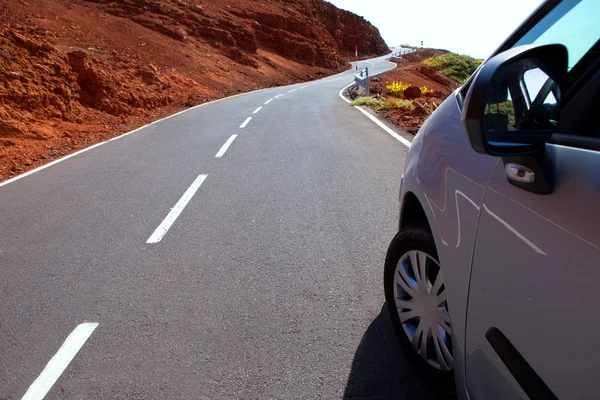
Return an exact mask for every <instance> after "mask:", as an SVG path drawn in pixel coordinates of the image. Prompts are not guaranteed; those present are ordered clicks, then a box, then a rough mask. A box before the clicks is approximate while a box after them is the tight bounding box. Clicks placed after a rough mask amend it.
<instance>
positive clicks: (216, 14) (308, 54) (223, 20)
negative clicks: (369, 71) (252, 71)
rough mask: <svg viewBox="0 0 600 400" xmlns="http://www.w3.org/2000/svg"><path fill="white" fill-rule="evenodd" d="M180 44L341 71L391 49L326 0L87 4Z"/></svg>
mask: <svg viewBox="0 0 600 400" xmlns="http://www.w3.org/2000/svg"><path fill="white" fill-rule="evenodd" d="M87 1H89V2H94V3H99V4H102V5H104V9H105V10H106V12H107V13H110V14H113V15H116V16H119V17H122V18H128V19H130V20H132V21H134V22H136V23H138V24H140V25H142V26H144V27H146V28H148V29H151V30H154V31H157V32H160V33H161V34H164V35H166V36H169V37H171V38H173V39H176V40H178V41H181V42H186V41H190V40H200V41H203V42H205V43H207V44H208V45H210V46H212V47H213V48H215V49H218V50H219V51H220V52H222V53H223V54H224V55H226V56H227V57H229V58H231V59H232V60H233V61H235V62H238V63H241V64H244V65H249V66H253V67H256V68H257V67H258V65H259V64H258V63H257V62H256V60H255V59H254V58H255V57H256V55H257V51H258V50H259V49H262V50H266V51H269V52H273V53H275V54H278V55H281V56H283V57H286V58H289V59H292V60H294V61H298V62H300V63H303V64H306V65H310V66H318V67H323V68H334V69H337V68H340V67H341V65H342V64H343V63H344V61H343V58H342V56H346V55H347V54H348V52H354V46H355V45H357V46H358V49H359V52H360V54H361V55H365V56H366V55H383V54H385V53H386V52H388V47H387V46H386V44H385V42H384V41H383V39H382V38H381V36H380V34H379V31H378V30H377V28H375V27H374V26H372V25H371V24H370V23H369V22H368V21H366V20H365V19H364V18H362V17H359V16H357V15H355V14H352V13H350V12H348V11H344V10H340V9H338V8H337V7H335V6H333V5H332V4H330V3H327V2H325V1H323V0H299V1H297V2H289V1H286V0H280V1H274V2H268V3H262V2H254V1H243V0H238V1H222V0H214V1H210V2H203V3H202V4H198V3H197V2H188V1H184V0H172V1H167V0H120V1H111V0H87Z"/></svg>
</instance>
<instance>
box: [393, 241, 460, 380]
mask: <svg viewBox="0 0 600 400" xmlns="http://www.w3.org/2000/svg"><path fill="white" fill-rule="evenodd" d="M394 299H395V302H396V309H397V310H398V317H400V323H401V324H402V328H403V329H404V332H405V333H406V335H407V336H408V339H409V340H410V341H411V343H412V345H413V346H414V348H415V349H416V350H417V352H418V353H419V354H420V355H421V357H423V359H424V360H425V361H427V362H428V363H429V364H430V365H432V366H433V367H435V368H437V369H439V370H443V371H449V370H451V369H452V365H453V363H454V358H453V357H452V329H451V326H450V317H449V315H448V305H447V303H446V291H445V286H444V279H443V277H442V271H441V269H440V264H439V263H438V262H437V261H436V260H434V259H433V258H432V257H431V256H429V255H428V254H427V253H425V252H422V251H419V250H413V251H409V252H407V253H405V254H404V255H403V256H402V257H400V260H399V261H398V265H397V266H396V271H395V273H394Z"/></svg>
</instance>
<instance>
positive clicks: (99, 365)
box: [0, 59, 444, 399]
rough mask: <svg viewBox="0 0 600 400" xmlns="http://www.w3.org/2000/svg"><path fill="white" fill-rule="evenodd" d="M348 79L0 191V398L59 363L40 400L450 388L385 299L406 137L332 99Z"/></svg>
mask: <svg viewBox="0 0 600 400" xmlns="http://www.w3.org/2000/svg"><path fill="white" fill-rule="evenodd" d="M360 65H361V67H362V66H366V65H369V66H372V68H371V73H375V72H377V71H383V70H386V69H389V68H390V67H392V64H390V63H388V62H386V61H384V60H383V59H375V60H370V61H365V62H361V63H360ZM351 80H352V71H349V72H346V73H343V74H340V75H336V76H333V77H329V78H326V79H323V80H320V81H315V82H309V83H305V84H299V85H294V86H289V87H280V88H273V89H268V90H262V91H257V92H253V93H250V94H246V95H241V96H236V97H233V98H228V99H225V100H222V101H218V102H215V103H211V104H207V105H204V106H202V107H198V108H195V109H193V110H189V111H187V112H185V113H182V114H179V115H177V116H174V117H172V118H169V119H166V120H163V121H160V122H157V123H154V124H152V125H150V126H148V127H146V128H144V129H142V130H140V131H137V132H134V133H132V134H130V135H128V136H125V137H122V138H120V139H118V140H114V141H111V142H108V143H106V144H104V145H102V146H99V147H96V148H94V149H92V150H89V151H86V152H83V153H81V154H79V155H76V156H75V157H72V158H70V159H68V160H65V161H63V162H60V163H57V164H56V165H53V166H51V167H49V168H47V169H44V170H42V171H39V172H36V173H34V174H31V175H29V176H27V177H25V178H23V179H20V180H17V181H15V182H12V183H9V184H7V185H4V186H2V187H0V207H1V209H2V210H4V212H3V213H2V214H1V215H0V266H1V268H0V399H20V398H22V397H23V396H24V394H25V393H26V391H27V390H28V388H29V387H30V385H32V383H33V382H34V381H35V382H37V383H36V384H40V382H39V381H40V380H39V379H38V377H39V376H40V374H42V375H43V376H45V377H48V376H50V375H52V374H55V375H56V374H57V370H58V375H59V376H60V377H59V378H58V380H57V381H56V383H54V384H53V385H52V384H51V389H50V390H49V392H48V394H47V396H46V398H47V399H63V398H66V399H109V398H110V399H204V398H244V399H254V398H280V399H291V398H347V399H354V398H356V399H358V398H373V399H379V398H381V399H387V398H390V399H391V398H398V399H436V398H444V397H443V396H442V395H441V394H440V393H438V392H436V391H435V390H434V389H433V388H431V387H430V385H429V384H428V383H427V382H425V381H422V380H421V379H420V378H419V377H418V376H417V375H416V374H415V373H414V372H413V370H412V369H411V367H410V365H409V364H408V362H407V360H406V358H405V356H404V355H403V353H402V351H401V350H400V349H399V347H398V346H397V344H396V342H395V339H394V337H393V332H392V327H391V323H390V320H389V318H388V316H387V314H386V312H385V310H384V309H382V306H383V301H384V298H383V292H382V282H381V281H382V266H383V261H384V256H385V251H386V248H387V245H388V243H389V241H390V239H391V238H392V237H393V235H394V233H395V229H396V225H397V218H398V185H399V180H400V175H401V173H402V168H403V165H404V160H405V157H406V154H407V150H408V148H407V147H406V146H405V145H403V144H402V143H401V142H399V141H398V140H396V139H394V138H393V137H391V136H390V135H388V134H387V133H386V132H385V131H384V130H382V129H381V128H380V127H379V126H377V125H376V124H374V123H373V122H372V121H370V120H369V119H368V118H366V117H365V116H364V115H362V114H361V113H360V112H359V111H358V110H356V109H354V108H353V107H351V106H349V105H348V104H347V103H345V102H344V101H343V100H342V99H341V98H340V97H339V96H338V92H339V91H340V89H341V88H342V87H344V86H345V85H346V84H348V83H349V82H351ZM258 107H262V109H260V110H258V111H256V110H257V109H258ZM248 117H252V119H251V120H249V121H247V118H248ZM246 121H247V122H246ZM244 122H246V125H245V127H243V128H242V127H240V126H242V125H243V123H244ZM400 134H401V135H402V133H400ZM231 135H237V137H235V139H234V140H233V142H231V139H230V138H231ZM405 136H406V137H407V138H409V139H410V136H408V135H405ZM228 141H229V144H230V146H229V147H228V148H227V149H226V151H225V152H224V153H223V150H225V149H222V146H224V144H225V143H226V142H228ZM220 149H222V150H221V155H222V156H221V157H218V158H217V157H215V155H216V154H217V153H218V152H219V151H220ZM203 175H206V176H203ZM194 183H195V185H193V184H194ZM199 183H201V184H200V185H198V184H199ZM190 187H191V189H190ZM194 189H195V190H196V191H195V192H194ZM184 193H186V195H184ZM176 204H177V206H176ZM182 206H184V207H182ZM159 226H160V227H159ZM161 227H162V228H161ZM165 227H166V228H168V229H164V228H165ZM157 238H159V239H160V240H156V239H157ZM148 242H150V243H148ZM86 322H94V323H97V326H96V325H95V324H93V325H89V324H88V325H85V326H86V327H87V328H90V327H91V328H90V329H88V333H87V335H82V332H81V331H79V330H76V331H75V332H74V330H75V328H76V327H77V326H79V325H80V324H82V323H86ZM94 327H95V330H94ZM72 332H74V333H73V334H72ZM70 335H71V336H70ZM67 337H69V339H68V340H67V342H68V343H67V344H66V345H65V346H64V347H63V350H65V348H66V350H65V351H67V352H68V351H69V349H70V350H72V355H71V356H74V358H72V361H71V362H70V363H69V362H68V361H69V360H70V358H69V356H68V355H65V353H62V351H63V350H61V352H59V353H60V354H57V351H58V350H59V348H61V345H63V342H65V340H66V339H67ZM82 337H83V338H82ZM86 339H87V340H86ZM77 340H79V341H80V343H79V347H80V349H79V347H78V346H75V345H74V344H73V343H74V342H73V341H75V342H76V341H77ZM74 347H75V350H73V348H74ZM55 354H57V355H56V356H55ZM53 357H54V358H53ZM51 359H53V361H52V363H50V364H49V367H48V368H47V369H46V370H44V368H45V366H46V365H47V364H48V362H49V361H50V360H51ZM65 360H66V361H65ZM61 363H62V368H65V367H66V369H64V372H62V369H61ZM43 370H44V372H42V371H43ZM61 372H62V373H61ZM58 375H57V376H58ZM36 380H37V381H36ZM42 383H43V382H42ZM40 387H43V385H41V386H39V385H38V386H36V387H33V388H32V389H30V392H28V394H29V395H32V396H33V397H30V398H36V397H35V396H36V395H37V396H38V397H37V398H41V397H40V393H41V395H43V393H42V392H43V389H40Z"/></svg>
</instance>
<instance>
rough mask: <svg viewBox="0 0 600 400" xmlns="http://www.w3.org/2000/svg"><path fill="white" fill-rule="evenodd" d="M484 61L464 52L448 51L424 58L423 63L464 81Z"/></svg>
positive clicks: (461, 81) (456, 79)
mask: <svg viewBox="0 0 600 400" xmlns="http://www.w3.org/2000/svg"><path fill="white" fill-rule="evenodd" d="M482 62H483V60H477V59H475V58H473V57H470V56H467V55H464V54H456V53H446V54H440V55H436V56H433V57H430V58H428V59H426V60H424V61H423V64H425V65H427V66H430V67H431V68H434V69H436V70H438V71H440V72H441V73H442V74H444V75H446V76H447V77H449V78H451V79H454V80H455V81H456V82H458V83H464V82H465V81H466V80H467V79H468V78H469V76H471V74H472V73H473V72H475V70H476V69H477V67H479V65H480V64H481V63H482Z"/></svg>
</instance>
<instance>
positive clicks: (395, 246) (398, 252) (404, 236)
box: [384, 224, 455, 392]
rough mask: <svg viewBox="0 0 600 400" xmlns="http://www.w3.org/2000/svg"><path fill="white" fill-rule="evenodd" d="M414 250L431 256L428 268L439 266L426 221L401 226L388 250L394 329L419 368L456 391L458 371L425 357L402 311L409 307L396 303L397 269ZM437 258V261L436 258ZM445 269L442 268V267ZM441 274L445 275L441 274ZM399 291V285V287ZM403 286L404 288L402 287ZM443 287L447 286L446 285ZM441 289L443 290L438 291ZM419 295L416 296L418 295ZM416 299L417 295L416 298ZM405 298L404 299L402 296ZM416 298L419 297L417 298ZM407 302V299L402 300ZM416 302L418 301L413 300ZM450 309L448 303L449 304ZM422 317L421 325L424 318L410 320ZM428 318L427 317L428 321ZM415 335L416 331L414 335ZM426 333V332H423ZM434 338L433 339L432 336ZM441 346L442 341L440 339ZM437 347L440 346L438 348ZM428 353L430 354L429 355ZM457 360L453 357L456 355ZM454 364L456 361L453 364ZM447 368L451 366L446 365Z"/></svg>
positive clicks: (388, 287)
mask: <svg viewBox="0 0 600 400" xmlns="http://www.w3.org/2000/svg"><path fill="white" fill-rule="evenodd" d="M411 252H419V253H417V254H422V253H426V254H427V255H428V256H429V257H431V259H430V258H427V261H426V262H425V264H429V265H427V267H425V268H426V270H430V269H435V266H437V267H438V268H439V259H438V254H437V250H436V247H435V242H434V240H433V236H432V235H431V232H430V230H429V227H428V226H427V225H426V224H413V225H410V226H407V227H405V228H403V229H401V230H400V231H399V232H398V233H397V234H396V236H395V237H394V239H393V240H392V242H391V243H390V246H389V248H388V251H387V255H386V259H385V269H384V289H385V299H386V304H387V307H388V311H389V313H390V317H391V320H392V324H393V325H394V330H395V332H396V336H397V337H398V340H399V341H400V344H401V346H402V348H403V349H404V351H405V353H406V354H407V355H408V357H409V359H410V361H411V362H412V364H413V365H414V366H415V367H416V369H418V370H419V371H420V372H421V374H422V375H425V376H426V377H427V378H428V379H429V380H430V381H431V382H432V383H434V384H435V385H436V386H437V387H438V388H439V389H441V390H444V391H446V392H454V391H455V381H454V371H453V369H452V368H450V369H449V370H444V369H443V368H442V369H440V368H436V367H434V366H433V365H431V364H430V363H429V362H428V361H426V360H425V358H424V357H422V356H421V354H420V352H423V351H422V350H420V351H418V350H417V348H416V347H419V346H420V343H421V340H417V342H418V343H419V345H413V341H412V340H411V337H410V336H409V333H408V332H409V331H408V329H407V328H406V325H407V324H408V323H407V322H406V319H405V325H404V326H403V324H402V322H401V319H400V316H399V315H400V314H401V313H402V312H405V311H406V309H402V312H400V314H399V310H398V306H397V305H396V294H398V292H396V293H395V292H394V290H395V285H398V283H397V279H396V280H395V275H396V274H397V273H398V274H400V272H398V271H397V268H401V265H403V264H400V259H401V258H402V257H403V256H405V255H406V254H409V253H411ZM433 260H434V261H435V262H433ZM439 271H441V269H439ZM439 273H440V277H441V278H442V279H443V277H442V276H441V272H439ZM396 290H397V291H398V290H399V289H396ZM400 290H401V289H400ZM442 290H445V288H443V289H442ZM438 293H439V292H438ZM416 298H417V297H416V296H415V299H416ZM413 300H414V299H413ZM401 301H402V300H401ZM415 301H416V300H415ZM400 304H404V303H400ZM413 304H414V303H413ZM445 309H446V313H447V307H445ZM414 320H416V321H418V322H416V323H415V324H416V325H419V324H420V323H421V322H420V321H421V319H420V318H418V317H417V318H414V319H413V320H410V319H409V322H410V321H414ZM425 320H426V319H424V321H425ZM448 326H449V315H448ZM414 336H416V334H415V335H413V338H414ZM421 337H426V336H421ZM444 338H446V340H448V341H451V338H447V337H446V336H444ZM431 340H433V339H431ZM426 342H427V343H431V341H427V340H426ZM432 347H433V345H432V344H428V345H426V347H425V350H424V353H426V354H428V353H430V352H431V348H432ZM438 348H439V342H438ZM434 350H437V349H435V348H434ZM449 350H450V354H451V351H452V348H451V344H450V345H449ZM426 357H427V356H426ZM452 361H453V359H452ZM451 365H453V364H451ZM445 368H446V369H447V368H449V366H446V367H445Z"/></svg>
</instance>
